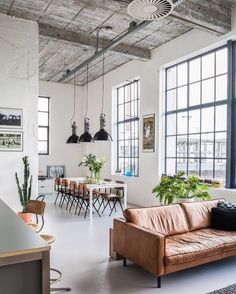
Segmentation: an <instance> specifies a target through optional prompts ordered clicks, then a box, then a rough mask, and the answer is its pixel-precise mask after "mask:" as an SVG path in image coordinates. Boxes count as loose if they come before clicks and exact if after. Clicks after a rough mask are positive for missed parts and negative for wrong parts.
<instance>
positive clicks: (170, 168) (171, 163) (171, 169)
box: [166, 158, 175, 175]
mask: <svg viewBox="0 0 236 294" xmlns="http://www.w3.org/2000/svg"><path fill="white" fill-rule="evenodd" d="M166 173H167V174H168V175H174V174H175V159H172V158H167V160H166Z"/></svg>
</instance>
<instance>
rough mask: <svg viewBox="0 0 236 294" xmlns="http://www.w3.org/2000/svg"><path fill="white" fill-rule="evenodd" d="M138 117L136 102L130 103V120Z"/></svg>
mask: <svg viewBox="0 0 236 294" xmlns="http://www.w3.org/2000/svg"><path fill="white" fill-rule="evenodd" d="M135 117H138V107H137V100H133V101H132V102H131V118H135Z"/></svg>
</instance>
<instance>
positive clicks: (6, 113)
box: [0, 107, 23, 129]
mask: <svg viewBox="0 0 236 294" xmlns="http://www.w3.org/2000/svg"><path fill="white" fill-rule="evenodd" d="M22 126H23V109H16V108H3V107H0V128H8V129H13V128H14V129H15V128H19V129H20V128H22Z"/></svg>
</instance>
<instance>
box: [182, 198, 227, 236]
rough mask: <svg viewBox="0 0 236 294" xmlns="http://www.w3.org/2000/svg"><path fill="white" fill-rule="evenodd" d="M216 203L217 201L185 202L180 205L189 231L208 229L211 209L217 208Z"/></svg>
mask: <svg viewBox="0 0 236 294" xmlns="http://www.w3.org/2000/svg"><path fill="white" fill-rule="evenodd" d="M220 200H224V199H220ZM218 201H219V199H218V200H210V201H199V202H186V203H181V204H180V205H181V206H182V208H183V209H184V212H185V214H186V217H187V220H188V224H189V230H190V231H194V230H198V229H203V228H208V227H210V225H211V209H212V208H213V207H216V206H217V203H218Z"/></svg>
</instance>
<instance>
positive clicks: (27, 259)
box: [0, 199, 50, 294]
mask: <svg viewBox="0 0 236 294" xmlns="http://www.w3.org/2000/svg"><path fill="white" fill-rule="evenodd" d="M49 252H50V246H49V245H48V244H47V243H46V242H45V241H44V240H43V239H42V238H41V237H40V236H39V235H38V234H37V233H35V232H34V231H33V230H32V229H31V228H29V227H28V226H27V225H26V224H25V223H24V222H23V221H22V220H20V219H19V218H18V216H17V215H16V214H15V213H14V212H13V211H12V210H11V209H10V208H9V207H8V206H7V205H6V204H5V203H4V202H3V201H2V200H1V199H0V293H4V294H49V293H50V262H49V257H50V254H49Z"/></svg>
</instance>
